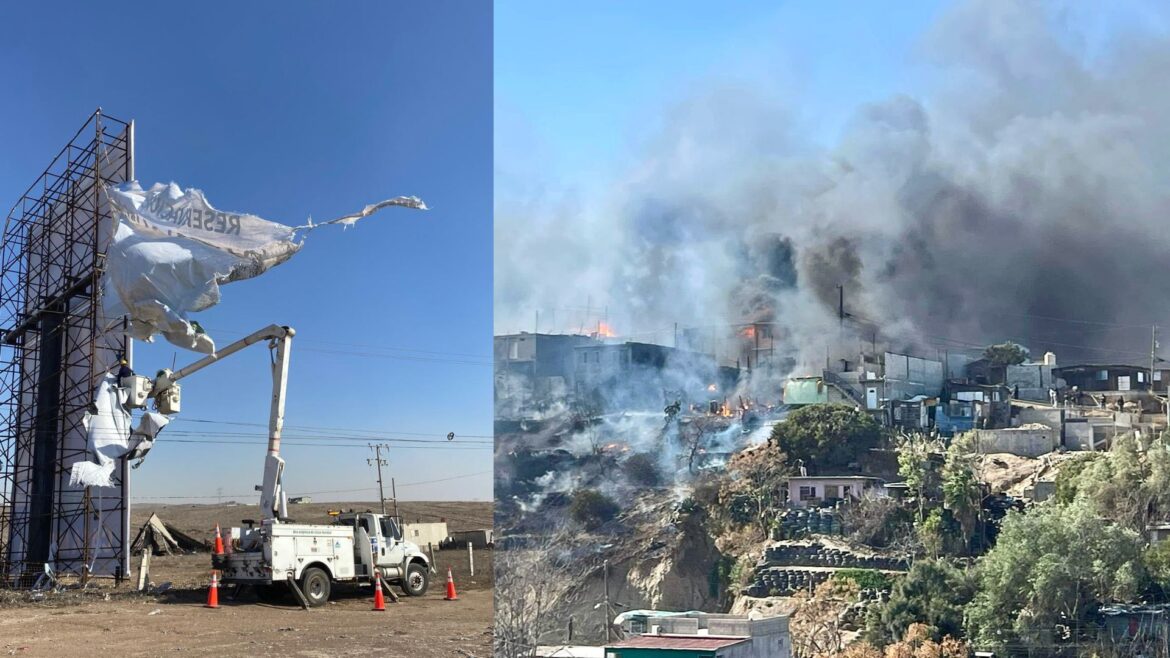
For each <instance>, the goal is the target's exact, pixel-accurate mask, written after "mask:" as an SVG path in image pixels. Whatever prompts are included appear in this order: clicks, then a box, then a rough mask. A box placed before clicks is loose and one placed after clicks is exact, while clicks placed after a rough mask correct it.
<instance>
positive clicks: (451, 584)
mask: <svg viewBox="0 0 1170 658" xmlns="http://www.w3.org/2000/svg"><path fill="white" fill-rule="evenodd" d="M443 600H444V601H458V600H459V595H457V594H456V593H455V579H454V578H452V577H451V567H447V596H446V597H445V598H444V599H443Z"/></svg>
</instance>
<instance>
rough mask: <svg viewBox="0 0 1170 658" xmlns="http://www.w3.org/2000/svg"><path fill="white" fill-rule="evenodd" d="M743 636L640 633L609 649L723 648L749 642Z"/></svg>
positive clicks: (610, 646) (612, 645)
mask: <svg viewBox="0 0 1170 658" xmlns="http://www.w3.org/2000/svg"><path fill="white" fill-rule="evenodd" d="M747 641H748V640H747V638H742V637H703V636H701V635H687V636H678V635H639V636H638V637H632V638H630V639H628V640H624V641H622V642H618V643H617V644H611V645H609V646H608V647H606V648H607V649H620V648H625V647H629V648H635V647H643V648H651V649H722V648H723V647H730V646H732V645H735V644H739V643H740V642H747Z"/></svg>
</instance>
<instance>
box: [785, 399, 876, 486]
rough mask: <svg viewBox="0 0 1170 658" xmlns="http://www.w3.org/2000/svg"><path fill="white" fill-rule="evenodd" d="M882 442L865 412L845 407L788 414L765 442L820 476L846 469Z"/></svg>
mask: <svg viewBox="0 0 1170 658" xmlns="http://www.w3.org/2000/svg"><path fill="white" fill-rule="evenodd" d="M881 440H882V427H881V425H879V424H878V422H877V421H876V420H874V419H873V417H871V416H870V415H868V414H866V413H865V412H863V411H861V410H859V409H856V408H854V407H852V406H849V405H847V404H813V405H809V406H807V407H801V408H800V409H797V410H795V411H793V412H792V413H790V414H788V418H787V419H785V420H784V421H783V422H781V423H778V424H777V425H776V427H775V428H774V429H773V430H772V436H771V438H770V439H769V442H770V443H772V444H773V445H775V446H776V447H778V448H779V449H780V450H781V451H782V452H783V453H785V454H786V455H788V459H789V460H790V462H789V463H795V460H797V459H799V460H803V462H804V463H806V464H812V465H815V466H817V467H818V468H820V469H822V471H823V472H827V471H831V470H841V469H845V468H848V467H849V465H850V464H853V463H855V462H858V461H860V460H861V459H862V458H863V457H864V455H865V454H866V452H867V451H869V449H871V448H876V447H878V445H879V444H880V443H881Z"/></svg>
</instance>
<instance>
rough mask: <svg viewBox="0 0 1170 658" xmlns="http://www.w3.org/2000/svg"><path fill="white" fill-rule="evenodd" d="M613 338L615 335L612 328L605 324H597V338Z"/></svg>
mask: <svg viewBox="0 0 1170 658" xmlns="http://www.w3.org/2000/svg"><path fill="white" fill-rule="evenodd" d="M614 336H617V334H616V333H615V332H614V330H613V327H611V326H609V325H608V324H606V323H605V322H598V323H597V337H598V338H613V337H614Z"/></svg>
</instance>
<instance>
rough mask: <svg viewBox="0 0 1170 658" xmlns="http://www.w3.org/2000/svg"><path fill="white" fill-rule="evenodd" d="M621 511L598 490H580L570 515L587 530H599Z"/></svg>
mask: <svg viewBox="0 0 1170 658" xmlns="http://www.w3.org/2000/svg"><path fill="white" fill-rule="evenodd" d="M619 511H621V508H619V507H618V504H617V503H615V502H613V500H611V499H610V498H609V497H608V496H606V495H605V494H603V493H601V492H600V491H597V490H596V489H578V490H577V491H576V492H575V493H574V494H573V502H572V503H570V504H569V515H570V516H572V517H573V520H574V521H576V522H577V523H580V524H581V525H583V526H585V528H586V529H587V530H595V529H597V528H598V527H600V526H601V525H602V524H604V523H605V522H606V521H609V520H610V519H612V518H614V517H615V516H617V514H618V512H619Z"/></svg>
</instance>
